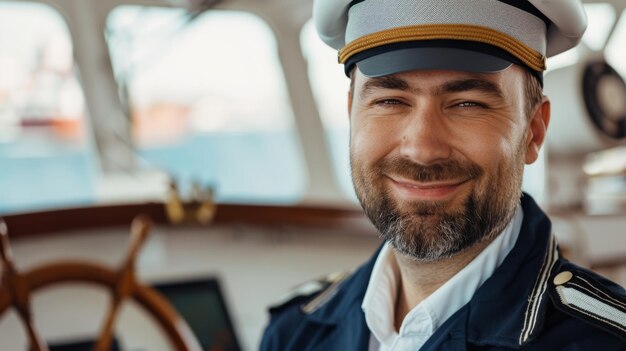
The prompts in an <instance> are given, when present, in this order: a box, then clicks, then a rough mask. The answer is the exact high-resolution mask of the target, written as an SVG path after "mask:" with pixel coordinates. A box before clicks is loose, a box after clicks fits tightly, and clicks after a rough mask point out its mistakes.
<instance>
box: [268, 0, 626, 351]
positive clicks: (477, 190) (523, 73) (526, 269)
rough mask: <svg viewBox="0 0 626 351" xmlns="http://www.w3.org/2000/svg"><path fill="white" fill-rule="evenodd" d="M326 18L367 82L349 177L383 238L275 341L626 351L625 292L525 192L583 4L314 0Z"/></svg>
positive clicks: (356, 346)
mask: <svg viewBox="0 0 626 351" xmlns="http://www.w3.org/2000/svg"><path fill="white" fill-rule="evenodd" d="M314 17H315V21H316V25H317V28H318V31H319V33H320V36H321V37H322V39H324V40H325V41H326V42H327V43H328V44H329V45H331V46H333V47H335V48H337V49H339V50H340V51H339V59H340V62H342V63H344V64H345V69H346V74H348V75H349V76H350V77H351V79H352V84H351V89H350V95H349V111H350V125H351V140H350V149H351V167H352V178H353V182H354V187H355V190H356V193H357V196H358V198H359V200H360V202H361V205H362V207H363V209H364V211H365V213H366V214H367V216H368V217H369V219H370V220H371V221H372V222H373V223H374V225H375V226H376V227H377V228H378V230H379V231H380V233H381V236H382V237H383V238H384V239H385V242H386V243H385V245H383V247H382V248H381V249H380V250H379V251H378V252H377V253H376V254H375V255H374V257H372V259H371V260H370V261H369V262H368V263H366V264H365V265H364V266H362V267H361V268H359V269H358V270H357V271H356V272H354V273H353V274H350V275H348V276H346V277H344V278H341V279H338V280H336V281H334V282H333V283H332V284H330V285H329V286H327V287H326V288H325V289H323V290H321V291H319V292H316V293H314V294H312V295H308V296H299V297H297V298H294V299H292V300H291V301H288V302H286V303H284V304H282V305H280V306H277V307H275V308H273V309H272V319H271V321H270V324H269V326H268V328H267V330H266V333H265V335H264V338H263V341H262V344H261V349H262V350H281V351H285V350H298V351H301V350H324V351H327V350H380V351H383V350H385V351H386V350H418V349H419V350H518V349H524V350H626V298H625V294H624V290H623V289H622V288H620V287H619V286H617V285H616V284H613V283H611V282H609V281H607V280H606V279H604V278H602V277H600V276H598V275H596V274H594V273H592V272H590V271H587V270H585V269H583V268H580V267H577V266H575V265H574V264H572V263H570V262H568V261H566V260H565V259H563V258H562V257H561V256H560V253H559V251H558V247H557V244H556V242H555V239H554V238H553V236H552V233H551V228H550V222H549V220H548V219H547V218H546V216H545V215H544V213H543V212H542V211H541V210H540V209H539V208H538V207H537V205H536V204H535V203H534V201H533V200H532V199H531V198H530V196H528V195H525V194H522V193H521V190H520V188H521V183H522V173H523V169H524V165H525V164H531V163H533V162H535V161H536V159H537V157H538V153H539V150H540V148H541V146H542V144H543V142H544V137H545V134H546V128H547V126H548V123H549V121H550V104H549V101H548V99H547V98H545V97H544V96H543V95H542V93H541V84H542V78H543V77H542V72H543V70H544V69H545V57H546V56H547V55H554V54H557V53H560V52H562V51H565V50H567V49H569V48H571V47H573V46H574V45H576V44H577V43H578V41H579V40H580V38H581V36H582V33H583V32H584V29H585V26H586V17H585V14H584V11H583V9H582V5H581V4H580V2H579V1H578V0H561V1H545V0H541V1H540V0H530V1H512V0H500V1H497V0H472V1H467V0H360V1H359V0H356V1H349V0H343V1H340V0H317V2H316V4H315V7H314ZM561 117H563V118H566V117H567V116H561Z"/></svg>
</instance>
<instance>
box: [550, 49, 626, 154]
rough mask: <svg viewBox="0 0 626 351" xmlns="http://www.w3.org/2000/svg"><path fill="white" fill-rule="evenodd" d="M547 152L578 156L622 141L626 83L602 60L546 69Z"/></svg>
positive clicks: (625, 123)
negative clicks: (548, 116) (549, 106)
mask: <svg viewBox="0 0 626 351" xmlns="http://www.w3.org/2000/svg"><path fill="white" fill-rule="evenodd" d="M544 92H545V94H546V95H547V96H548V97H549V98H550V101H551V105H552V117H551V122H550V127H549V128H548V145H549V146H548V151H549V153H550V154H552V155H563V156H566V155H582V154H585V153H589V152H592V151H597V150H600V149H604V148H608V147H612V146H616V145H620V144H623V143H625V142H626V83H624V79H623V78H622V77H621V76H620V75H619V73H618V72H617V71H615V69H613V67H611V66H610V65H609V64H608V63H607V62H606V61H605V60H604V59H596V60H591V61H582V62H579V63H577V64H575V65H572V66H568V67H564V68H560V69H556V70H554V71H551V72H548V73H547V74H546V77H545V87H544Z"/></svg>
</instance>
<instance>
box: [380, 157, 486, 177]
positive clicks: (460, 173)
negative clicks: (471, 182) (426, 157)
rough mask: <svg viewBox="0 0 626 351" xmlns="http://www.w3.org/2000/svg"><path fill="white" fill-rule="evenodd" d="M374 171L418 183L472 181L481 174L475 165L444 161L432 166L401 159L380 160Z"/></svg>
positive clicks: (468, 162)
mask: <svg viewBox="0 0 626 351" xmlns="http://www.w3.org/2000/svg"><path fill="white" fill-rule="evenodd" d="M375 169H376V170H377V171H378V173H379V174H389V175H395V176H401V177H404V178H407V179H411V180H415V181H418V182H433V181H445V180H457V179H472V178H476V177H479V176H480V175H482V174H483V169H482V168H481V167H480V166H479V165H478V164H476V163H474V162H471V161H467V162H461V161H459V160H454V159H451V160H446V161H443V162H439V163H435V164H432V165H427V166H425V165H420V164H417V163H414V162H411V161H408V160H406V159H404V158H401V157H393V158H386V159H382V160H380V161H379V162H378V163H377V164H376V166H375Z"/></svg>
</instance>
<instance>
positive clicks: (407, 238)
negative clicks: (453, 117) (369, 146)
mask: <svg viewBox="0 0 626 351" xmlns="http://www.w3.org/2000/svg"><path fill="white" fill-rule="evenodd" d="M522 146H523V145H520V147H518V150H517V152H516V155H515V156H514V157H512V158H511V159H506V158H505V159H504V160H505V161H503V162H501V163H500V165H499V166H498V167H497V168H496V169H494V170H493V171H492V172H491V173H487V171H486V170H484V169H483V168H481V167H480V166H479V165H478V164H476V163H474V162H471V161H463V162H461V161H459V160H454V159H451V160H447V161H445V162H442V163H437V164H433V165H429V166H424V165H419V164H415V163H413V162H410V161H408V160H406V159H403V158H388V159H381V160H380V161H378V162H377V163H375V164H374V165H372V166H371V167H369V168H366V167H365V165H364V164H363V162H362V161H361V160H359V159H358V157H356V155H355V154H354V152H351V153H350V165H351V169H352V180H353V183H354V188H355V191H356V194H357V197H358V199H359V201H360V202H361V206H362V207H363V210H364V212H365V214H366V215H367V216H368V218H369V219H370V221H371V222H372V223H373V224H374V226H376V228H377V229H378V231H379V233H380V236H381V237H382V238H383V239H384V240H386V241H387V242H389V243H390V244H391V245H392V246H393V247H394V248H395V249H396V250H397V251H398V252H399V253H401V254H403V255H405V256H408V257H411V258H413V259H415V260H418V261H423V262H432V261H437V260H441V259H445V258H449V257H452V256H454V255H455V254H457V253H459V252H461V251H463V250H465V249H467V248H469V247H471V246H473V245H475V244H477V243H479V242H482V241H486V240H488V241H490V240H493V239H494V238H495V237H496V236H497V235H498V234H499V233H500V232H501V231H503V230H504V228H506V226H507V225H508V223H509V222H510V220H511V218H512V217H513V215H514V214H515V209H516V207H517V204H518V203H519V201H520V196H521V183H522V174H523V170H524V163H523V148H522ZM386 175H394V176H400V177H403V178H406V179H410V180H415V181H419V182H433V181H445V180H459V179H468V180H470V181H475V182H476V185H475V186H474V187H473V188H472V189H471V191H470V192H469V194H468V195H467V196H465V197H464V198H462V199H461V201H460V204H458V203H457V204H456V205H455V204H454V199H452V200H447V201H417V200H416V201H410V202H403V203H399V201H396V200H395V199H394V197H393V195H392V191H391V190H390V189H388V188H386V186H385V184H386V183H387V181H386ZM481 178H482V181H481ZM457 202H459V201H458V200H457Z"/></svg>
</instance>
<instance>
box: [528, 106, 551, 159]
mask: <svg viewBox="0 0 626 351" xmlns="http://www.w3.org/2000/svg"><path fill="white" fill-rule="evenodd" d="M549 123H550V100H548V98H547V97H545V96H544V97H543V100H542V101H541V103H540V104H539V106H537V107H536V108H535V110H534V112H533V115H532V116H531V118H530V121H529V126H528V134H527V135H526V157H525V159H524V162H526V164H527V165H529V164H531V163H534V162H535V161H536V160H537V158H538V157H539V150H541V146H542V145H543V143H544V141H545V138H546V131H547V129H548V124H549Z"/></svg>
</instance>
